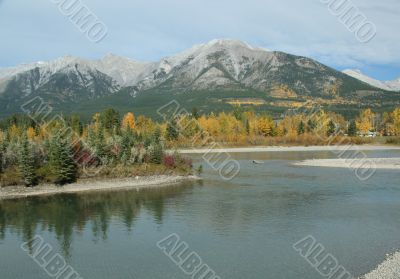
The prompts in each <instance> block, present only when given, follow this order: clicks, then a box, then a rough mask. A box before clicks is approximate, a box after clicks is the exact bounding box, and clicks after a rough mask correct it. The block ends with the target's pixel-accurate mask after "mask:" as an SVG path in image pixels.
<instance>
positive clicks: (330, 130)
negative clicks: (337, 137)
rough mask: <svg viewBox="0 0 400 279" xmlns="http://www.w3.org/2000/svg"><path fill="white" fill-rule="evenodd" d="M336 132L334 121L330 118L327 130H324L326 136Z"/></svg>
mask: <svg viewBox="0 0 400 279" xmlns="http://www.w3.org/2000/svg"><path fill="white" fill-rule="evenodd" d="M335 133H336V125H335V123H334V122H333V121H332V120H330V121H329V123H328V131H327V132H326V134H327V136H328V137H330V136H332V135H334V134H335Z"/></svg>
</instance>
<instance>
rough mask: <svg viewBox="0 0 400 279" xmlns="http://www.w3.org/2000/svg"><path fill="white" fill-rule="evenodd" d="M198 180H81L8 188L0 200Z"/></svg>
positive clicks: (166, 177) (160, 177) (178, 177)
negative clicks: (59, 185) (64, 183)
mask: <svg viewBox="0 0 400 279" xmlns="http://www.w3.org/2000/svg"><path fill="white" fill-rule="evenodd" d="M198 180H200V178H199V177H198V176H195V175H147V176H141V177H139V176H137V177H129V178H113V179H110V178H108V179H81V180H79V181H77V182H75V183H72V184H68V185H64V186H63V187H57V186H55V185H52V184H42V185H39V186H36V187H25V186H23V185H20V186H10V187H4V188H0V200H7V199H19V198H27V197H34V196H48V195H56V194H70V193H82V192H98V191H116V190H131V189H136V190H137V191H139V190H141V189H148V188H159V187H166V186H171V185H177V184H180V183H184V182H191V181H198Z"/></svg>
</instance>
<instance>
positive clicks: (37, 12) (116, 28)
mask: <svg viewBox="0 0 400 279" xmlns="http://www.w3.org/2000/svg"><path fill="white" fill-rule="evenodd" d="M60 1H61V2H63V1H66V4H68V3H67V2H71V1H81V4H80V5H85V6H87V7H88V8H89V9H90V10H91V12H92V13H93V14H94V15H95V16H96V17H97V18H98V19H99V20H101V22H103V23H104V25H105V26H106V27H107V36H106V37H105V38H104V39H103V40H101V41H100V42H98V43H94V42H92V41H90V40H89V39H88V38H87V36H86V34H84V33H82V32H81V31H80V30H79V29H78V28H77V26H75V25H74V24H73V23H72V22H71V21H70V19H69V18H68V17H67V16H65V15H64V14H63V13H62V12H61V11H60V10H59V5H60V3H57V2H60ZM328 1H333V2H335V1H336V2H337V3H336V4H339V3H340V2H341V1H348V2H347V3H346V5H352V6H354V7H356V8H357V9H358V11H359V12H360V13H362V14H363V15H364V16H365V17H366V20H368V21H369V22H371V24H373V26H375V27H376V35H375V37H374V38H372V39H371V40H370V41H369V42H366V43H363V42H360V41H359V40H357V36H356V35H355V33H354V32H351V31H349V30H348V28H347V27H346V25H345V24H343V23H342V22H341V21H340V20H339V16H338V15H335V14H333V13H332V9H331V8H329V6H328V4H327V3H326V2H328ZM333 4H335V3H333ZM338 7H339V6H338ZM399 15H400V1H399V0H383V1H376V0H301V1H299V0H246V1H242V0H113V1H99V0H0V35H1V38H2V39H1V41H0V67H10V66H15V65H17V64H21V63H29V62H36V61H45V60H52V59H55V58H57V57H61V56H65V55H74V56H79V57H83V58H89V59H96V58H101V57H103V56H104V55H106V54H108V53H114V54H117V55H121V56H126V57H129V58H132V59H134V60H139V61H157V60H159V59H160V58H162V57H165V56H169V55H173V54H176V53H178V52H180V51H183V50H185V49H187V48H190V47H191V46H193V45H195V44H200V43H206V42H208V41H210V40H212V39H216V38H218V39H219V38H229V39H238V40H242V41H245V42H247V43H249V44H250V45H252V46H257V47H265V48H268V49H271V50H277V51H284V52H288V53H291V54H295V55H301V56H307V57H310V58H313V59H316V60H318V61H319V62H322V63H324V64H326V65H328V66H331V67H333V68H336V69H338V70H343V69H348V68H350V69H360V70H361V71H362V72H364V73H366V74H367V75H369V76H372V77H374V78H376V79H380V80H392V79H395V78H399V77H400V51H399V50H400V32H399V30H398V29H399V26H400V18H399Z"/></svg>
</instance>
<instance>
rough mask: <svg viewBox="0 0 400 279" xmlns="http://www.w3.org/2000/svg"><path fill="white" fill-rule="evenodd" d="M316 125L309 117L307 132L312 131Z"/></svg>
mask: <svg viewBox="0 0 400 279" xmlns="http://www.w3.org/2000/svg"><path fill="white" fill-rule="evenodd" d="M316 127H317V125H316V124H315V122H314V121H313V120H311V119H309V120H308V121H307V132H309V133H310V132H313V131H314V130H315V128H316Z"/></svg>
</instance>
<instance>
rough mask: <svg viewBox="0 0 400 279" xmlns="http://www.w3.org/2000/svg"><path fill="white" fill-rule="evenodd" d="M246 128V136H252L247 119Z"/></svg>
mask: <svg viewBox="0 0 400 279" xmlns="http://www.w3.org/2000/svg"><path fill="white" fill-rule="evenodd" d="M245 127H246V134H247V135H250V122H249V120H248V119H246V122H245Z"/></svg>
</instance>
